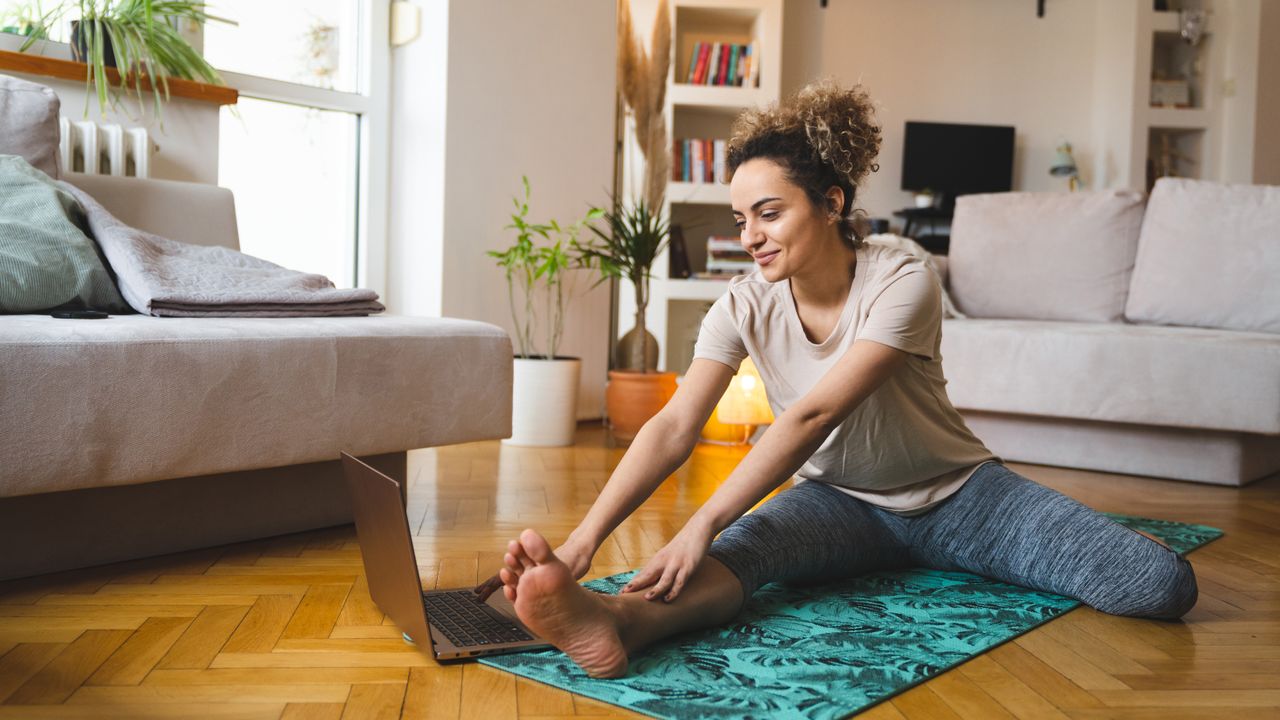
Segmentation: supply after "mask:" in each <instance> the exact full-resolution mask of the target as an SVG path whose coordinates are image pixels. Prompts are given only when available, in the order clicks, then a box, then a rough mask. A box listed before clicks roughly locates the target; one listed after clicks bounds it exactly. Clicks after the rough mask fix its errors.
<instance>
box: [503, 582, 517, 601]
mask: <svg viewBox="0 0 1280 720" xmlns="http://www.w3.org/2000/svg"><path fill="white" fill-rule="evenodd" d="M502 594H503V595H506V596H507V599H508V600H510V601H511V602H515V601H516V589H515V588H514V587H512V586H511V585H503V586H502Z"/></svg>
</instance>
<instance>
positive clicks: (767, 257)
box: [755, 250, 781, 265]
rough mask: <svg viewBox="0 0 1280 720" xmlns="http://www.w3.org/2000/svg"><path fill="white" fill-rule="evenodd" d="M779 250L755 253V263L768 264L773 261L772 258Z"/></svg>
mask: <svg viewBox="0 0 1280 720" xmlns="http://www.w3.org/2000/svg"><path fill="white" fill-rule="evenodd" d="M779 252H781V251H779V250H774V251H773V252H767V253H761V254H759V255H756V256H755V260H756V264H757V265H768V264H769V263H770V262H772V261H773V258H774V257H776V256H777V254H778V253H779Z"/></svg>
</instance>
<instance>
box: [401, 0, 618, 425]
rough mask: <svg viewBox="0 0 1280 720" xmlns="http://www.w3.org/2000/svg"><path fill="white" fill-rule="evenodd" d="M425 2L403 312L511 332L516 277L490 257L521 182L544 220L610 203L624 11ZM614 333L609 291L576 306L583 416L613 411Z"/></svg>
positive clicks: (406, 87) (410, 144)
mask: <svg viewBox="0 0 1280 720" xmlns="http://www.w3.org/2000/svg"><path fill="white" fill-rule="evenodd" d="M420 4H421V5H422V6H423V7H424V14H425V16H424V18H423V27H424V29H425V30H427V37H423V38H421V39H419V40H418V41H416V42H415V43H413V44H412V45H409V46H406V47H404V48H401V49H400V50H397V51H396V53H395V55H394V56H393V59H392V64H393V74H394V77H395V81H394V87H395V90H394V93H395V95H394V98H393V101H392V103H393V104H392V150H391V152H392V156H393V158H394V159H393V163H392V179H391V183H390V186H391V193H392V195H391V207H392V208H393V217H392V229H391V247H390V258H391V262H390V277H389V279H388V284H389V295H388V297H389V300H390V301H391V309H392V310H393V311H395V312H401V313H410V314H430V315H435V314H442V315H445V316H448V317H459V318H469V319H475V320H482V321H485V322H490V323H493V324H495V325H500V326H502V327H504V328H507V329H508V331H510V330H511V328H512V320H511V315H510V310H509V306H508V304H507V289H506V280H505V278H504V277H503V274H502V271H501V270H500V269H499V268H498V267H497V266H496V265H495V264H494V261H493V259H492V258H490V257H488V256H486V255H485V251H487V250H497V249H503V248H505V247H507V246H509V245H510V244H511V242H512V241H513V239H514V236H513V235H512V234H511V232H510V231H507V230H504V229H503V227H504V226H505V225H507V224H508V223H509V222H510V220H509V214H510V211H511V198H512V196H514V195H516V194H518V193H519V192H520V191H521V186H520V176H521V175H528V176H529V180H530V182H531V184H532V186H533V201H532V203H531V214H532V217H533V219H535V220H538V221H542V220H545V219H547V218H551V217H554V218H556V219H558V220H561V221H569V220H573V219H576V218H579V217H581V216H582V215H583V214H585V212H586V211H587V209H588V207H589V206H590V205H592V204H595V205H603V204H605V203H606V202H607V201H608V192H609V189H610V187H611V185H612V181H611V178H612V173H613V153H612V147H613V143H614V33H615V30H614V27H615V24H614V4H613V3H612V2H604V1H602V0H538V2H536V3H530V2H527V1H524V0H455V1H452V2H446V1H445V0H431V1H430V2H422V3H420ZM446 6H447V9H446ZM433 24H435V25H436V27H434V28H433V27H432V25H433ZM446 38H447V45H445V44H444V42H445V39H446ZM441 58H444V62H443V65H442V64H441ZM441 112H443V116H442V115H441ZM441 189H442V190H443V192H442V193H441V192H440V190H441ZM437 197H442V198H443V200H442V201H441V202H439V204H437V201H436V200H435V198H437ZM587 284H588V283H585V282H584V283H583V286H584V287H585V286H586V285H587ZM608 327H609V299H608V293H607V285H602V286H600V287H598V288H597V289H596V290H594V291H592V292H591V293H589V294H585V295H583V296H581V297H579V298H578V299H577V300H576V301H575V302H574V303H573V304H572V306H571V308H570V310H569V317H568V321H567V323H566V330H565V338H564V342H563V344H562V346H561V349H560V354H561V355H574V356H578V357H581V358H582V361H583V368H582V369H583V379H582V385H581V387H580V391H579V405H578V407H579V412H578V414H579V417H580V418H592V417H600V416H601V414H602V408H603V404H604V385H605V380H606V370H607V360H608V357H607V355H608Z"/></svg>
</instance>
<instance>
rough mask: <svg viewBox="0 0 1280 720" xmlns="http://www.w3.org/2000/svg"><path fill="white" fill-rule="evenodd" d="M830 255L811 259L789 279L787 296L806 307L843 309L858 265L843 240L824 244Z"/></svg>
mask: <svg viewBox="0 0 1280 720" xmlns="http://www.w3.org/2000/svg"><path fill="white" fill-rule="evenodd" d="M827 247H829V248H831V251H830V252H827V253H823V255H822V256H821V257H815V258H814V262H811V263H809V266H808V268H806V269H804V270H801V271H800V272H797V273H796V274H795V275H792V276H791V295H792V297H794V298H795V300H796V302H797V303H799V304H802V305H806V306H809V307H818V308H832V307H837V306H843V305H844V304H845V302H846V301H847V300H848V299H849V286H850V285H851V284H852V282H853V276H854V273H855V272H856V269H857V265H858V256H857V253H856V252H855V251H854V250H853V249H852V248H850V247H849V246H848V245H846V244H845V243H844V242H843V241H840V242H836V243H831V244H828V245H827Z"/></svg>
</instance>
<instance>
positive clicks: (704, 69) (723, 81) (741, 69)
mask: <svg viewBox="0 0 1280 720" xmlns="http://www.w3.org/2000/svg"><path fill="white" fill-rule="evenodd" d="M758 60H759V58H758V57H757V56H756V44H755V43H750V44H747V45H739V44H736V43H718V42H699V43H694V44H693V52H692V53H690V54H689V72H688V73H687V74H686V75H685V82H686V83H689V84H691V85H725V86H731V87H756V86H758V85H759V80H760V78H759V72H758V70H757V69H756V68H757V67H758V66H759V62H758Z"/></svg>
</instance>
